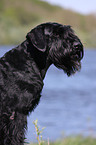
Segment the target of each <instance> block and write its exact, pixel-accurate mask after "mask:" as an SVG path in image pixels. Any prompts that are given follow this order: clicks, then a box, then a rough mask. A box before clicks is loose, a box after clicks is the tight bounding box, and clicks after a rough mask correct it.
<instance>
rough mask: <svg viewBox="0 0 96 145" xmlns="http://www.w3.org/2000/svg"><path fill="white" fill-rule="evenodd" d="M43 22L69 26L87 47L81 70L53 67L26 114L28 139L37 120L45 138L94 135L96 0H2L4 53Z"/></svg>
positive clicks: (0, 43)
mask: <svg viewBox="0 0 96 145" xmlns="http://www.w3.org/2000/svg"><path fill="white" fill-rule="evenodd" d="M43 22H58V23H62V24H64V25H67V24H68V25H71V26H72V28H73V29H74V30H75V32H76V34H77V35H78V36H79V37H80V39H81V41H82V42H83V44H84V47H85V53H84V54H85V55H84V59H83V60H82V69H81V71H80V73H77V74H76V75H74V76H72V77H69V78H68V77H67V76H66V75H65V74H64V72H63V71H61V70H58V69H57V68H55V67H54V66H51V67H50V69H49V71H48V72H47V75H46V78H45V80H44V84H45V85H44V88H43V91H42V97H41V101H40V103H39V105H38V106H37V108H36V109H35V111H34V112H32V114H31V115H30V117H28V131H27V133H26V138H27V140H28V141H29V142H30V141H35V135H34V130H35V129H34V125H33V121H34V120H36V119H38V121H39V125H40V126H41V128H42V127H46V129H45V130H44V132H43V137H44V138H45V139H47V138H49V139H50V140H56V139H57V138H60V137H61V136H69V135H78V134H82V135H83V136H93V137H96V50H95V49H96V1H95V0H91V1H90V0H80V1H77V0H67V1H65V0H62V1H60V0H42V1H41V0H0V56H2V55H3V54H4V53H5V52H7V51H8V50H9V49H12V47H13V46H15V45H18V44H20V43H21V42H22V41H24V40H25V37H26V34H27V33H28V32H29V31H30V30H31V29H32V28H33V27H35V26H36V25H38V24H40V23H43Z"/></svg>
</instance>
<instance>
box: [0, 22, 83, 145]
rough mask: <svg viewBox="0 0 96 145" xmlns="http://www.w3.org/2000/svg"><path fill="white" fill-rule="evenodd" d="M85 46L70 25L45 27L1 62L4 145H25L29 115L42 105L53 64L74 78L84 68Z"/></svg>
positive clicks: (0, 132)
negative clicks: (48, 74)
mask: <svg viewBox="0 0 96 145" xmlns="http://www.w3.org/2000/svg"><path fill="white" fill-rule="evenodd" d="M82 58H83V45H82V43H81V41H80V39H79V38H78V37H77V36H76V35H75V34H74V31H73V30H72V28H71V27H70V26H69V25H61V24H58V23H44V24H41V25H39V26H37V27H36V28H34V29H32V30H31V31H30V32H29V33H28V34H27V36H26V40H25V41H24V42H23V43H22V44H20V45H19V46H17V47H16V48H13V49H12V50H10V51H9V52H7V53H6V54H5V55H4V56H3V57H2V58H0V145H23V144H24V139H25V131H26V129H27V115H29V113H30V112H31V111H33V110H34V109H35V107H36V106H37V105H38V103H39V100H40V97H41V91H42V88H43V79H44V77H45V74H46V71H47V69H48V68H49V66H50V65H51V64H54V65H55V66H56V67H57V68H60V69H63V70H64V72H65V73H66V74H67V75H68V76H70V75H72V74H74V73H75V72H76V71H79V70H80V68H81V62H80V61H81V59H82Z"/></svg>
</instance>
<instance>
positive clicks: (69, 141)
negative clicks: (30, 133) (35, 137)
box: [29, 136, 96, 145]
mask: <svg viewBox="0 0 96 145" xmlns="http://www.w3.org/2000/svg"><path fill="white" fill-rule="evenodd" d="M29 145H38V144H36V143H31V144H29ZM42 145H48V143H47V142H45V143H43V144H42ZM49 145H96V139H95V138H92V137H86V138H84V137H83V136H76V137H66V138H64V139H61V140H58V141H55V142H49Z"/></svg>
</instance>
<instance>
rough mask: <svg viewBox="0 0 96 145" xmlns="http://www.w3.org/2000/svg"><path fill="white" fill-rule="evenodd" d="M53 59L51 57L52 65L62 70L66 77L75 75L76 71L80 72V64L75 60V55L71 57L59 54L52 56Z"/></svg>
mask: <svg viewBox="0 0 96 145" xmlns="http://www.w3.org/2000/svg"><path fill="white" fill-rule="evenodd" d="M54 56H55V57H52V55H51V60H52V63H53V64H54V65H55V66H56V67H57V68H59V69H63V70H64V72H65V73H66V74H67V75H68V76H71V75H73V74H75V73H76V72H77V71H80V69H81V62H80V60H78V59H76V58H75V55H74V56H73V55H71V56H67V57H66V56H62V54H61V55H60V54H59V53H57V54H54Z"/></svg>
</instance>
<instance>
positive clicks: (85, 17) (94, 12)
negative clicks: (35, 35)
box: [0, 0, 96, 47]
mask: <svg viewBox="0 0 96 145" xmlns="http://www.w3.org/2000/svg"><path fill="white" fill-rule="evenodd" d="M48 2H49V3H48ZM49 21H52V22H58V23H62V24H68V25H71V26H72V27H73V28H74V29H75V31H76V33H77V34H78V35H79V36H80V37H81V40H82V41H83V43H84V44H85V47H96V41H95V38H96V1H95V0H91V1H90V0H80V1H76V0H67V1H64V0H62V1H60V0H45V1H44V0H43V1H40V0H0V44H1V45H6V44H18V43H20V42H22V41H23V40H24V39H25V36H26V34H27V32H28V31H30V30H31V29H32V28H33V27H34V26H36V25H38V24H40V23H43V22H49Z"/></svg>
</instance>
